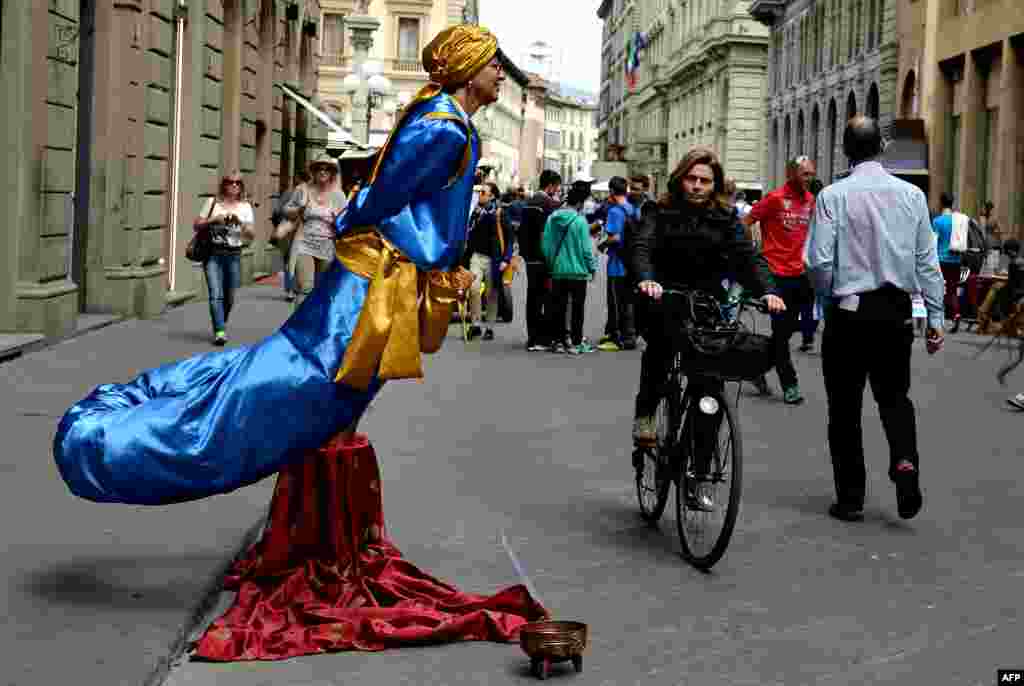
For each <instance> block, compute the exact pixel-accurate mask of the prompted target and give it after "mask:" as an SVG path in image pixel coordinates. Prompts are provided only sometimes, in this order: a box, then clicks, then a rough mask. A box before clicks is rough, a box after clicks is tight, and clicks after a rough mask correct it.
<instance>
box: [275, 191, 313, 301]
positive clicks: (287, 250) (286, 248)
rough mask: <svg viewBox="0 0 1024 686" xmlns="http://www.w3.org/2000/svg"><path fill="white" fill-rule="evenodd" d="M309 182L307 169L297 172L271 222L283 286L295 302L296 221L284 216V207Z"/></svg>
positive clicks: (288, 297)
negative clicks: (294, 257) (293, 248)
mask: <svg viewBox="0 0 1024 686" xmlns="http://www.w3.org/2000/svg"><path fill="white" fill-rule="evenodd" d="M308 183H309V174H307V173H306V172H305V171H298V172H296V173H295V187H294V188H292V189H291V190H290V191H285V192H284V193H282V194H281V197H280V198H279V199H278V202H277V205H276V206H275V207H274V212H273V213H272V214H271V215H270V223H271V224H273V225H274V231H273V233H272V234H270V241H269V242H270V244H271V245H273V246H274V247H276V248H277V249H278V250H279V251H280V252H281V261H282V263H283V265H284V266H283V267H282V270H281V271H282V276H283V278H282V284H281V286H282V288H283V289H284V295H285V298H286V299H287V300H288V302H294V301H295V296H296V295H297V294H298V288H296V287H295V271H294V264H293V262H292V246H293V245H294V244H295V240H294V239H295V222H293V221H292V220H290V219H288V218H287V217H285V216H284V208H285V207H287V206H288V202H289V201H290V200H291V199H292V196H294V195H295V194H296V193H299V192H301V189H303V188H305V186H306V184H308Z"/></svg>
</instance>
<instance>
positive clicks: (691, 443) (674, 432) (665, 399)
mask: <svg viewBox="0 0 1024 686" xmlns="http://www.w3.org/2000/svg"><path fill="white" fill-rule="evenodd" d="M665 296H668V297H669V298H670V299H672V298H681V299H682V301H683V302H682V305H683V307H684V312H685V314H686V315H688V316H687V317H685V318H684V322H689V326H688V329H687V330H686V331H685V335H686V336H687V338H688V340H689V344H690V346H691V349H690V350H689V351H687V353H685V354H684V352H682V351H681V350H677V351H676V353H675V354H674V355H673V358H672V364H671V366H670V370H669V374H668V377H667V379H666V381H665V383H664V385H663V386H662V388H661V392H660V393H659V395H660V398H661V400H660V401H659V403H658V406H657V410H656V412H655V426H656V436H657V440H656V445H655V447H654V448H653V449H652V448H645V447H637V448H636V450H635V451H634V453H633V465H634V468H635V469H636V487H637V499H638V500H639V503H640V514H641V516H642V517H643V519H644V520H646V521H647V522H648V523H650V524H655V523H657V522H658V520H660V519H661V516H662V514H663V513H664V511H665V507H666V505H667V504H668V496H669V489H670V488H671V486H672V484H675V486H676V528H677V533H678V535H679V542H680V546H681V548H682V555H683V558H684V559H686V560H687V561H688V562H689V563H690V564H692V565H694V566H695V567H697V568H699V569H703V570H705V571H706V570H708V569H710V568H711V567H712V566H714V565H715V563H717V562H718V561H719V560H720V559H721V558H722V556H723V555H724V554H725V551H726V548H727V547H728V545H729V540H730V538H731V537H732V532H733V530H734V528H735V525H736V519H737V517H738V515H739V504H740V497H741V494H742V489H743V445H742V438H741V435H740V427H739V418H738V411H737V407H738V400H739V395H740V391H739V388H737V390H736V400H735V401H730V399H729V397H728V395H727V392H726V390H725V388H724V385H722V386H721V390H713V391H708V390H707V389H706V388H703V389H702V392H701V394H700V397H697V393H696V391H695V390H693V389H694V384H693V382H692V378H693V377H701V378H710V379H716V380H720V381H723V382H726V381H728V382H737V383H740V384H741V383H742V381H743V380H745V379H746V378H749V377H750V376H751V375H752V371H751V370H749V369H748V370H738V371H737V372H736V373H730V372H725V373H723V372H721V371H713V370H711V369H710V368H704V369H695V367H694V362H695V360H697V359H700V356H701V355H705V356H706V357H705V361H708V360H710V359H712V358H714V357H715V356H716V354H719V355H720V354H721V352H722V351H725V350H727V348H728V346H729V345H731V344H732V343H733V342H735V341H736V339H737V336H738V335H740V334H743V335H749V333H748V332H747V331H746V327H744V325H743V324H742V323H741V322H740V320H739V318H738V317H737V318H736V319H735V320H733V321H727V320H726V318H725V317H724V316H723V315H722V310H721V308H720V304H719V302H718V301H717V299H715V298H714V297H713V296H710V295H708V294H706V293H701V292H697V291H680V290H672V289H665V290H664V295H663V298H664V297H665ZM740 303H741V307H750V308H753V309H757V310H760V311H762V312H767V305H765V304H764V303H763V302H761V301H759V300H751V299H749V298H743V299H741V301H740ZM684 327H687V324H686V323H684ZM757 339H758V343H759V344H760V345H761V346H762V347H763V348H764V352H762V353H758V354H761V355H764V356H765V357H764V360H763V361H762V362H761V364H762V366H763V365H765V364H767V365H768V368H770V361H769V360H770V359H771V352H770V343H769V342H768V339H767V337H764V336H760V337H757ZM761 339H764V340H761ZM751 340H752V339H751ZM723 345H724V347H723ZM676 347H677V348H678V346H676ZM716 347H717V348H718V351H717V353H716V351H715V350H713V349H714V348H716ZM732 359H733V360H736V359H739V358H736V357H735V356H733V358H732ZM764 371H767V369H764ZM701 386H703V384H702V385H701ZM696 413H701V414H700V415H698V414H696ZM701 415H703V416H704V417H706V419H705V420H704V423H705V426H707V425H710V424H716V425H717V432H718V435H717V436H716V437H715V439H714V440H713V441H712V440H711V438H710V437H706V436H705V437H701V436H699V435H696V431H695V429H694V427H695V426H696V425H697V424H698V422H699V418H700V417H701ZM716 417H717V421H716V420H715V418H716ZM699 439H702V440H699ZM698 444H700V447H701V450H700V451H698V450H697V447H698ZM709 447H710V448H711V449H710V450H708V448H709ZM698 452H704V453H707V452H710V453H711V454H710V455H707V456H706V461H705V463H704V464H701V460H698V459H696V457H697V453H698ZM719 489H721V490H722V491H723V493H721V494H719V493H717V491H718V490H719ZM720 505H721V506H723V508H724V509H723V511H722V512H721V516H720V517H713V516H712V515H713V514H715V513H716V512H717V511H718V508H719V506H720ZM715 520H720V521H715ZM709 533H713V535H712V536H707V535H706V534H709Z"/></svg>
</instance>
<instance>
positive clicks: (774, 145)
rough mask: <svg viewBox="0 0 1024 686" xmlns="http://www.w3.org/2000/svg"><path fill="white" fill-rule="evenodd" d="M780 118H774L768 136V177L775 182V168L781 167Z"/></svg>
mask: <svg viewBox="0 0 1024 686" xmlns="http://www.w3.org/2000/svg"><path fill="white" fill-rule="evenodd" d="M779 155H780V151H779V120H778V119H773V120H772V130H771V133H770V134H769V138H768V178H769V179H771V181H772V182H773V183H772V185H775V184H774V181H775V170H776V169H778V168H779V162H778V159H779Z"/></svg>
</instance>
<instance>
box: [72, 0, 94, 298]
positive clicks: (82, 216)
mask: <svg viewBox="0 0 1024 686" xmlns="http://www.w3.org/2000/svg"><path fill="white" fill-rule="evenodd" d="M78 16H79V22H80V24H79V27H78V112H77V118H78V122H77V132H76V133H77V136H76V141H77V143H76V146H75V197H74V223H73V227H72V231H73V233H72V241H71V280H72V281H74V282H75V283H76V284H78V311H79V312H85V309H86V302H88V300H87V292H86V291H87V287H88V279H87V278H86V268H87V267H86V264H87V259H88V247H87V246H88V244H89V202H90V181H91V178H92V140H93V136H92V132H93V106H94V97H95V86H96V59H95V58H96V0H80V3H79V15H78Z"/></svg>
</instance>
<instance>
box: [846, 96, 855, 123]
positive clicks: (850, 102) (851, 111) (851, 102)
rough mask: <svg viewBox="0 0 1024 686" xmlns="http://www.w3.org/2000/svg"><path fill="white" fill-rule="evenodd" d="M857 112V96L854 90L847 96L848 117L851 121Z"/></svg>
mask: <svg viewBox="0 0 1024 686" xmlns="http://www.w3.org/2000/svg"><path fill="white" fill-rule="evenodd" d="M856 114H857V96H856V95H855V94H854V92H853V91H850V95H849V96H847V98H846V119H847V121H849V120H850V119H853V117H854V116H855V115H856Z"/></svg>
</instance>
